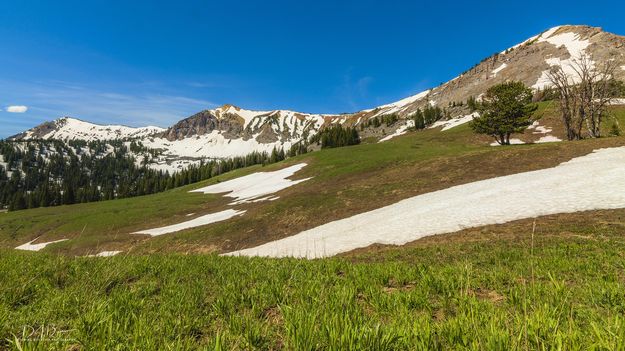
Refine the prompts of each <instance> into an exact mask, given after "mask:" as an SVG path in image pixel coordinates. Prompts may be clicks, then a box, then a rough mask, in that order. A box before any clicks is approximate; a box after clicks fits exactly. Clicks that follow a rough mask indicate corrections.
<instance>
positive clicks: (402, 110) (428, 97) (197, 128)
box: [12, 25, 625, 160]
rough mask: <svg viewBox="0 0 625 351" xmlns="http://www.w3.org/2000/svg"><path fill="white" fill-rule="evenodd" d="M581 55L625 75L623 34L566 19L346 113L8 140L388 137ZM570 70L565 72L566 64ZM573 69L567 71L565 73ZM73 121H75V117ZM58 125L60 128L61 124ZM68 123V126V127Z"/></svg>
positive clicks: (530, 81)
mask: <svg viewBox="0 0 625 351" xmlns="http://www.w3.org/2000/svg"><path fill="white" fill-rule="evenodd" d="M580 55H589V56H591V57H592V58H593V59H594V60H597V61H601V62H603V61H606V60H616V61H617V64H618V67H620V69H617V71H616V72H615V78H617V79H621V80H625V37H623V36H620V35H616V34H612V33H608V32H604V31H603V30H602V29H601V28H599V27H591V26H586V25H563V26H556V27H553V28H549V29H547V30H545V31H543V32H541V33H539V34H537V35H535V36H533V37H531V38H528V39H527V40H525V41H523V42H521V43H519V44H517V45H514V46H512V47H510V48H508V49H506V50H504V51H502V52H500V53H496V54H493V55H491V56H489V57H486V58H485V59H483V60H482V61H481V62H480V63H478V64H476V65H474V66H473V67H472V68H470V69H468V70H466V71H464V72H463V73H462V74H460V75H458V76H457V77H456V78H454V79H451V80H449V81H448V82H446V83H443V84H441V85H439V86H437V87H434V88H432V89H428V90H425V91H423V92H420V93H417V94H414V95H411V96H408V97H406V98H403V99H401V100H398V101H395V102H391V103H388V104H385V105H381V106H377V107H374V108H372V109H365V110H362V111H358V112H355V113H350V114H315V113H303V112H297V111H292V110H270V111H260V110H248V109H244V108H241V107H238V106H235V105H232V104H225V105H223V106H221V107H218V108H215V109H206V110H202V111H200V112H198V113H196V114H194V115H192V116H189V117H187V118H184V119H182V120H180V121H178V122H176V123H175V124H173V125H172V126H169V127H168V128H159V127H142V128H131V127H123V126H99V125H95V124H90V123H89V122H83V124H81V128H75V129H76V130H71V128H70V130H63V123H59V120H56V121H53V122H46V123H43V124H41V125H39V126H37V127H35V128H32V129H30V130H28V131H26V132H24V133H21V134H18V135H17V136H15V137H13V138H12V140H32V139H36V138H42V139H55V138H60V139H65V140H71V139H81V138H84V139H87V140H108V139H141V141H142V142H143V143H144V144H145V145H146V146H147V147H149V148H155V149H162V150H164V152H163V155H164V157H165V158H166V159H168V160H175V159H180V158H197V159H198V160H199V159H201V158H225V157H233V156H243V155H245V154H246V153H250V152H254V151H258V152H270V151H271V150H272V149H274V148H282V149H288V148H290V147H292V146H293V145H295V144H297V143H300V142H303V141H307V140H308V139H309V138H310V137H311V136H312V135H314V134H315V133H317V132H318V131H319V130H320V129H322V128H323V127H324V126H327V125H330V124H337V123H338V124H341V125H344V126H346V127H360V131H361V136H363V137H375V138H377V139H378V140H387V139H388V137H389V136H391V135H394V134H401V133H403V132H404V131H405V130H406V129H407V128H408V127H409V121H408V119H409V117H410V116H411V115H412V114H413V113H414V112H416V111H417V109H422V108H424V107H427V106H437V107H439V108H441V109H445V117H444V118H445V119H454V118H455V119H457V120H458V121H462V122H468V121H470V118H466V117H467V116H468V115H469V114H470V112H471V111H469V110H468V108H467V106H466V104H465V102H466V101H467V100H468V99H470V98H476V99H478V100H479V99H480V98H481V96H482V95H483V93H484V92H485V91H486V90H487V89H488V88H489V87H490V86H492V85H494V84H497V83H501V82H505V81H509V80H518V81H521V82H523V83H524V84H526V85H527V86H530V87H532V88H533V89H534V90H535V91H539V90H542V89H545V88H546V87H548V85H549V82H548V81H547V79H546V72H548V70H549V69H550V68H551V67H552V66H554V65H560V66H561V67H563V68H564V69H565V70H566V69H568V68H567V67H568V66H569V65H570V64H571V63H572V62H574V60H575V59H577V58H578V57H579V56H580ZM569 71H570V70H569ZM569 73H570V72H569ZM390 114H395V115H397V117H398V123H393V124H392V125H386V126H379V125H377V126H375V127H372V126H371V123H367V122H368V121H370V120H371V119H374V118H376V117H381V116H385V115H390ZM74 124H76V123H74ZM59 125H60V127H59ZM66 129H67V128H66Z"/></svg>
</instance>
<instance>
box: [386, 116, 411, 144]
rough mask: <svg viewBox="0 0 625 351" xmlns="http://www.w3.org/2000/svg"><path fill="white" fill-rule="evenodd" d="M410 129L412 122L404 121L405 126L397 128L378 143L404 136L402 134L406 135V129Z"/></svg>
mask: <svg viewBox="0 0 625 351" xmlns="http://www.w3.org/2000/svg"><path fill="white" fill-rule="evenodd" d="M412 127H414V120H411V119H409V120H407V121H406V124H404V125H403V126H401V127H399V128H397V130H396V131H395V133H393V134H389V135H387V136H385V137H384V138H382V139H380V140H379V141H378V143H381V142H383V141H387V140H391V139H393V138H394V137H396V136H400V135H404V134H406V132H407V131H408V129H410V128H412Z"/></svg>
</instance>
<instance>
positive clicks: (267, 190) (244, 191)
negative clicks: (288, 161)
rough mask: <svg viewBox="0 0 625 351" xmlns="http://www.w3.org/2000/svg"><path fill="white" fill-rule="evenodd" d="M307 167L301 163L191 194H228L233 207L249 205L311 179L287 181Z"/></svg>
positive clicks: (240, 178) (251, 175)
mask: <svg viewBox="0 0 625 351" xmlns="http://www.w3.org/2000/svg"><path fill="white" fill-rule="evenodd" d="M305 166H306V163H299V164H296V165H294V166H291V167H287V168H283V169H280V170H278V171H273V172H257V173H252V174H249V175H246V176H243V177H239V178H235V179H232V180H228V181H225V182H222V183H217V184H213V185H209V186H206V187H203V188H200V189H196V190H192V191H191V192H194V193H204V194H220V193H227V194H225V195H224V196H227V197H231V198H235V199H236V201H234V202H232V203H231V205H236V204H241V203H249V202H252V201H253V200H256V199H259V198H262V197H265V196H268V195H272V194H274V193H276V192H278V191H280V190H283V189H286V188H288V187H291V186H293V185H295V184H299V183H301V182H304V181H307V180H309V179H311V178H304V179H298V180H291V179H287V178H288V177H291V176H293V175H294V174H295V172H297V171H299V170H301V169H302V168H304V167H305Z"/></svg>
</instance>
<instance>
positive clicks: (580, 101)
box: [548, 55, 617, 140]
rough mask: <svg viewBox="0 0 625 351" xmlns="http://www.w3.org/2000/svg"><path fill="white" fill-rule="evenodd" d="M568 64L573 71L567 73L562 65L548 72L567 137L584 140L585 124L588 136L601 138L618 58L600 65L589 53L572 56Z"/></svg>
mask: <svg viewBox="0 0 625 351" xmlns="http://www.w3.org/2000/svg"><path fill="white" fill-rule="evenodd" d="M569 67H570V68H571V74H567V72H565V69H564V68H563V67H562V66H554V67H553V68H552V69H551V70H550V71H549V73H548V76H549V80H550V81H551V84H552V85H553V87H554V88H555V89H556V91H557V92H558V96H559V103H560V113H561V115H562V121H563V123H564V127H565V129H566V131H567V138H568V139H569V140H575V139H581V138H582V137H583V133H582V129H583V128H584V127H586V131H587V134H588V136H589V137H591V138H599V137H601V124H602V122H603V120H604V119H605V117H606V115H607V108H608V106H609V104H610V99H611V91H610V87H611V83H612V80H613V77H614V71H615V70H616V68H617V64H616V61H614V60H607V61H605V62H604V63H603V64H601V65H597V64H596V63H595V62H594V61H593V60H592V59H591V58H590V57H589V56H588V55H582V56H581V57H580V58H577V59H573V60H572V63H571V64H570V65H569Z"/></svg>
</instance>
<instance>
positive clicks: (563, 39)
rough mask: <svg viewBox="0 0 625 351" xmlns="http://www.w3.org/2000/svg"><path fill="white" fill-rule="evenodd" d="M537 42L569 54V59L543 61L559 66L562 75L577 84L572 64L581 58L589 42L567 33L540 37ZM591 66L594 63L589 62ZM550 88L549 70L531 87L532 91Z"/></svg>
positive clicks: (575, 34) (577, 35)
mask: <svg viewBox="0 0 625 351" xmlns="http://www.w3.org/2000/svg"><path fill="white" fill-rule="evenodd" d="M538 42H547V43H550V44H552V45H554V46H555V47H557V48H559V47H562V46H564V47H565V48H566V49H567V51H568V52H569V55H570V57H569V58H568V59H564V60H563V59H560V58H548V59H546V60H545V62H547V64H549V65H550V66H552V67H553V66H560V67H562V70H563V71H564V73H565V74H566V75H567V76H568V77H571V78H573V81H574V82H578V81H579V78H578V77H577V74H576V72H575V69H574V68H573V66H572V65H573V64H574V63H575V61H576V60H579V59H580V58H582V56H583V55H584V53H585V52H586V48H588V46H589V45H590V41H589V40H582V39H580V36H579V34H577V33H572V32H567V33H562V34H558V35H554V36H542V37H541V38H539V39H538ZM590 64H591V65H594V62H592V61H591V62H590ZM550 86H551V80H550V79H549V70H546V71H543V72H542V73H541V76H540V77H538V80H537V81H536V83H535V84H534V85H533V86H532V88H533V89H545V88H547V87H550Z"/></svg>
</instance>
